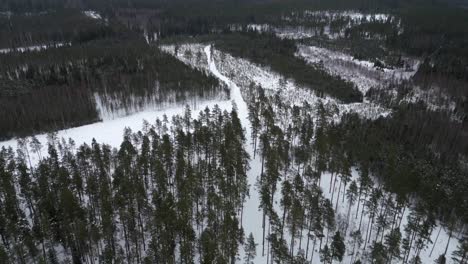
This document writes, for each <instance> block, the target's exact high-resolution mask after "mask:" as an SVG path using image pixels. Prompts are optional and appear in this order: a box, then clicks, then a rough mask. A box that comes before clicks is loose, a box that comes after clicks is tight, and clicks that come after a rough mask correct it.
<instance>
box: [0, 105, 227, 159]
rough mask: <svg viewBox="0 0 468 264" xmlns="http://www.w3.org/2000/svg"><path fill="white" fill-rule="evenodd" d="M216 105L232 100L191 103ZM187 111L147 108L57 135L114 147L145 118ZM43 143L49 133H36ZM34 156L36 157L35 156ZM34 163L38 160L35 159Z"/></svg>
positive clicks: (10, 144)
mask: <svg viewBox="0 0 468 264" xmlns="http://www.w3.org/2000/svg"><path fill="white" fill-rule="evenodd" d="M215 105H218V106H219V108H220V109H221V110H227V111H230V110H231V109H232V104H231V102H230V101H216V100H215V101H205V102H200V103H198V104H195V105H191V109H192V112H193V113H194V114H198V112H199V111H201V110H204V109H205V108H206V107H209V108H210V109H212V108H213V107H214V106H215ZM184 111H185V105H179V106H173V107H170V108H167V109H158V110H146V111H142V112H139V113H136V114H133V115H129V116H125V117H120V118H115V119H113V120H105V121H104V122H98V123H94V124H90V125H85V126H80V127H75V128H70V129H64V130H60V131H57V137H58V138H59V139H60V138H64V139H66V140H68V139H69V138H70V139H72V140H73V141H74V142H75V143H76V144H77V145H80V144H83V143H87V144H90V143H91V141H92V140H93V139H96V141H97V142H99V143H102V144H108V145H110V146H112V147H119V146H120V144H121V143H122V138H123V132H124V129H125V128H127V127H128V128H130V129H132V131H139V130H141V129H142V125H143V120H147V121H148V122H149V123H150V124H153V123H154V121H155V120H156V119H157V118H159V119H160V120H162V119H163V116H164V115H166V116H167V118H168V119H169V120H171V117H172V116H175V115H183V114H184ZM36 137H37V138H38V139H39V141H40V142H41V143H42V145H44V146H46V145H47V134H40V135H36ZM2 147H5V148H8V147H12V148H13V149H16V147H17V140H16V139H11V140H8V141H3V142H0V148H2ZM42 151H43V153H42V154H41V155H42V156H43V157H44V156H45V155H46V152H47V149H46V148H43V150H42ZM33 158H34V157H33ZM33 162H34V163H36V162H37V160H33Z"/></svg>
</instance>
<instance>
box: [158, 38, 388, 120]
mask: <svg viewBox="0 0 468 264" xmlns="http://www.w3.org/2000/svg"><path fill="white" fill-rule="evenodd" d="M174 47H175V46H174V45H172V46H163V47H161V49H163V50H164V51H166V52H169V53H170V54H173V55H174V56H176V57H177V58H178V59H179V60H181V61H182V62H184V63H186V64H187V65H190V66H191V67H194V68H197V69H200V70H203V71H207V69H208V66H207V64H206V63H205V62H204V59H205V58H203V59H200V60H198V59H195V58H193V57H194V56H191V57H190V58H187V56H186V55H185V54H188V53H189V54H197V53H198V51H199V49H200V48H202V47H203V46H202V45H201V44H182V45H178V46H177V47H178V50H179V52H178V53H177V54H175V51H174ZM187 51H190V52H187ZM211 56H212V57H213V58H214V59H215V60H216V61H217V68H218V71H219V72H220V73H221V74H222V75H224V76H228V77H229V78H230V81H232V82H233V83H235V84H236V85H237V86H239V87H240V88H241V91H243V92H245V91H247V90H248V89H249V86H250V85H251V83H254V84H256V85H259V86H261V87H262V88H263V89H265V92H266V93H267V95H275V94H277V95H279V96H280V97H281V98H282V100H283V101H284V103H285V104H288V105H291V106H292V105H302V104H303V103H305V102H307V103H308V104H309V105H311V106H315V105H317V104H319V103H320V102H321V103H323V104H324V105H325V106H326V107H328V108H329V109H333V111H332V112H334V116H333V119H334V121H335V122H339V121H340V120H341V116H343V114H345V113H357V114H359V115H360V116H362V117H363V118H368V119H377V118H379V117H386V116H388V115H389V114H390V113H391V111H390V110H389V109H385V108H383V107H381V106H379V105H376V104H374V103H372V102H363V103H353V104H343V103H340V102H338V101H337V100H336V99H334V98H331V97H325V98H320V97H318V96H317V95H316V94H315V93H314V92H313V91H312V90H311V89H310V88H307V87H301V86H299V85H298V84H296V83H295V82H294V80H290V79H287V78H285V77H284V76H282V75H281V74H279V73H277V72H274V71H272V70H270V69H268V68H266V67H263V66H259V65H257V64H254V63H252V62H250V61H248V60H246V59H242V58H237V57H233V56H231V55H230V54H226V53H223V52H221V51H219V50H217V49H215V48H213V50H212V54H211ZM285 122H287V120H286V121H285Z"/></svg>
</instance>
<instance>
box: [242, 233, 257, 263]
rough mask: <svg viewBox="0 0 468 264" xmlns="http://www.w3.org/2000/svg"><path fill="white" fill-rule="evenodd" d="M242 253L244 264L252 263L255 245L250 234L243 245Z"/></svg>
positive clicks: (255, 251)
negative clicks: (243, 253) (243, 254)
mask: <svg viewBox="0 0 468 264" xmlns="http://www.w3.org/2000/svg"><path fill="white" fill-rule="evenodd" d="M244 252H245V257H244V260H245V264H251V263H254V259H255V256H256V255H257V244H256V243H255V240H254V237H253V234H252V233H250V235H249V237H248V238H247V243H246V244H245V247H244Z"/></svg>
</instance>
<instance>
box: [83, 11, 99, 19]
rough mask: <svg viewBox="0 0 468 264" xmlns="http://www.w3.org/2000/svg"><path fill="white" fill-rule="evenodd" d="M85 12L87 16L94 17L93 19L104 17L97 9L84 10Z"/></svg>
mask: <svg viewBox="0 0 468 264" xmlns="http://www.w3.org/2000/svg"><path fill="white" fill-rule="evenodd" d="M83 14H85V16H87V17H89V18H92V19H97V20H100V19H102V16H101V15H100V14H99V13H98V12H97V11H92V10H88V11H83Z"/></svg>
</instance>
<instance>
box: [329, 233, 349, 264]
mask: <svg viewBox="0 0 468 264" xmlns="http://www.w3.org/2000/svg"><path fill="white" fill-rule="evenodd" d="M331 252H332V257H333V259H335V260H337V261H339V262H341V261H342V260H343V257H344V254H345V252H346V246H345V244H344V242H343V237H342V236H341V234H340V232H339V231H338V232H336V233H335V235H334V236H333V240H332V243H331Z"/></svg>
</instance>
